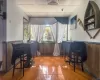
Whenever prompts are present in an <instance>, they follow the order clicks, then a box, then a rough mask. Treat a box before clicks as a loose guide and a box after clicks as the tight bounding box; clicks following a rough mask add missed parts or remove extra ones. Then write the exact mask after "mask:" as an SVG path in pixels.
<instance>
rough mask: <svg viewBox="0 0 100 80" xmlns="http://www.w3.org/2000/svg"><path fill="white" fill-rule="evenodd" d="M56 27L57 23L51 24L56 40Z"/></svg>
mask: <svg viewBox="0 0 100 80" xmlns="http://www.w3.org/2000/svg"><path fill="white" fill-rule="evenodd" d="M56 27H57V23H55V24H53V25H52V26H51V30H52V34H53V37H54V40H55V41H56Z"/></svg>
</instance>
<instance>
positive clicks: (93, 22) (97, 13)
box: [84, 1, 100, 39]
mask: <svg viewBox="0 0 100 80" xmlns="http://www.w3.org/2000/svg"><path fill="white" fill-rule="evenodd" d="M97 28H99V29H98V30H97V32H96V33H95V34H94V36H91V34H90V33H89V32H88V31H89V30H94V29H97ZM84 30H85V31H86V32H87V33H88V35H89V36H90V38H92V39H95V38H96V36H97V35H98V34H99V32H100V10H99V7H98V5H97V4H96V3H95V2H94V1H89V3H88V6H87V9H86V12H85V16H84Z"/></svg>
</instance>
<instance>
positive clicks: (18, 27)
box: [7, 0, 26, 41]
mask: <svg viewBox="0 0 100 80" xmlns="http://www.w3.org/2000/svg"><path fill="white" fill-rule="evenodd" d="M24 16H26V15H25V13H24V12H23V11H22V10H21V9H20V8H19V7H18V6H17V4H16V2H15V0H7V41H16V40H23V17H24Z"/></svg>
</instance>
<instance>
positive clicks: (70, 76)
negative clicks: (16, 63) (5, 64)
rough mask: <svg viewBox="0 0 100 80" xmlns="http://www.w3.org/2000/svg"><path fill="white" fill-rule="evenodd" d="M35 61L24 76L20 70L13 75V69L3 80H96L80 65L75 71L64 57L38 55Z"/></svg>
mask: <svg viewBox="0 0 100 80" xmlns="http://www.w3.org/2000/svg"><path fill="white" fill-rule="evenodd" d="M34 61H35V63H34V64H33V66H32V67H31V68H27V69H25V76H24V77H22V71H20V70H16V72H15V76H14V77H12V70H11V71H9V72H8V73H7V74H5V75H4V76H3V77H2V79H1V80H94V79H92V77H91V76H90V75H89V74H87V73H85V72H82V71H81V69H80V68H79V67H77V69H76V71H75V72H74V70H73V66H72V65H69V64H68V63H65V61H64V58H63V57H36V58H34Z"/></svg>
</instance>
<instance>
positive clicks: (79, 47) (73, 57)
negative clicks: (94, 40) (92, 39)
mask: <svg viewBox="0 0 100 80" xmlns="http://www.w3.org/2000/svg"><path fill="white" fill-rule="evenodd" d="M69 57H70V59H69V64H70V62H72V63H73V64H74V72H75V67H76V64H77V63H81V67H82V71H84V69H83V62H85V61H86V60H87V51H86V44H85V43H84V42H72V43H71V47H70V55H69Z"/></svg>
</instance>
